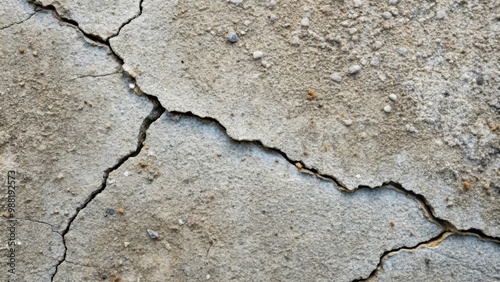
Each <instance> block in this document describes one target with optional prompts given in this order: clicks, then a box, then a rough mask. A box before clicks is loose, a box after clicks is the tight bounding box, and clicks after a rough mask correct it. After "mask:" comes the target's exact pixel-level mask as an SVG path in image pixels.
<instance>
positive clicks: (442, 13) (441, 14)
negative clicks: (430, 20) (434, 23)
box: [436, 10, 446, 20]
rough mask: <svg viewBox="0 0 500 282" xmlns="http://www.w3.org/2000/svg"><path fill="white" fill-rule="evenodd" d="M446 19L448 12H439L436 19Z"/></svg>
mask: <svg viewBox="0 0 500 282" xmlns="http://www.w3.org/2000/svg"><path fill="white" fill-rule="evenodd" d="M445 17H446V11H445V10H439V11H437V13H436V19H437V20H442V19H444V18H445Z"/></svg>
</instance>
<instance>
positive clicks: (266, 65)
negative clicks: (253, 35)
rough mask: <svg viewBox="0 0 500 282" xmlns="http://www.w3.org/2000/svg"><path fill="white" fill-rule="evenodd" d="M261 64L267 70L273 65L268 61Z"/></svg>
mask: <svg viewBox="0 0 500 282" xmlns="http://www.w3.org/2000/svg"><path fill="white" fill-rule="evenodd" d="M260 64H261V65H262V66H263V67H265V68H268V67H270V66H271V64H269V63H268V62H267V61H264V60H263V61H262V62H260Z"/></svg>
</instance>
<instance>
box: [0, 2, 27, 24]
mask: <svg viewBox="0 0 500 282" xmlns="http://www.w3.org/2000/svg"><path fill="white" fill-rule="evenodd" d="M34 14H35V10H34V6H33V5H30V4H29V3H27V2H24V1H6V2H5V3H2V9H0V30H1V29H4V28H8V27H10V26H12V25H14V24H16V23H21V22H23V21H25V20H27V19H28V18H29V17H30V16H32V15H34Z"/></svg>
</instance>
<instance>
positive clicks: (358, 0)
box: [353, 0, 363, 8]
mask: <svg viewBox="0 0 500 282" xmlns="http://www.w3.org/2000/svg"><path fill="white" fill-rule="evenodd" d="M353 2H354V8H359V7H361V5H363V0H354V1H353Z"/></svg>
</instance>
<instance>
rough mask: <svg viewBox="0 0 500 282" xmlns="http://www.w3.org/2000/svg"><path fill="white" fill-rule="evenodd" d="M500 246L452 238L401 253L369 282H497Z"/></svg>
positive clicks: (388, 259) (387, 260) (499, 270)
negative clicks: (434, 244) (458, 281)
mask: <svg viewBox="0 0 500 282" xmlns="http://www.w3.org/2000/svg"><path fill="white" fill-rule="evenodd" d="M499 254H500V244H498V243H494V242H484V241H481V240H480V239H479V238H477V237H475V236H459V235H452V236H450V237H448V238H446V239H445V240H444V241H443V242H442V243H441V244H439V245H438V246H435V247H423V248H418V249H416V250H412V251H401V252H399V253H396V254H394V255H392V256H390V257H388V258H386V259H384V261H383V265H382V268H381V269H379V270H378V272H377V274H376V275H375V276H374V278H373V279H371V280H369V281H433V280H436V279H437V278H438V277H439V281H457V280H460V281H498V280H500V268H499V265H500V256H499Z"/></svg>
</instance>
